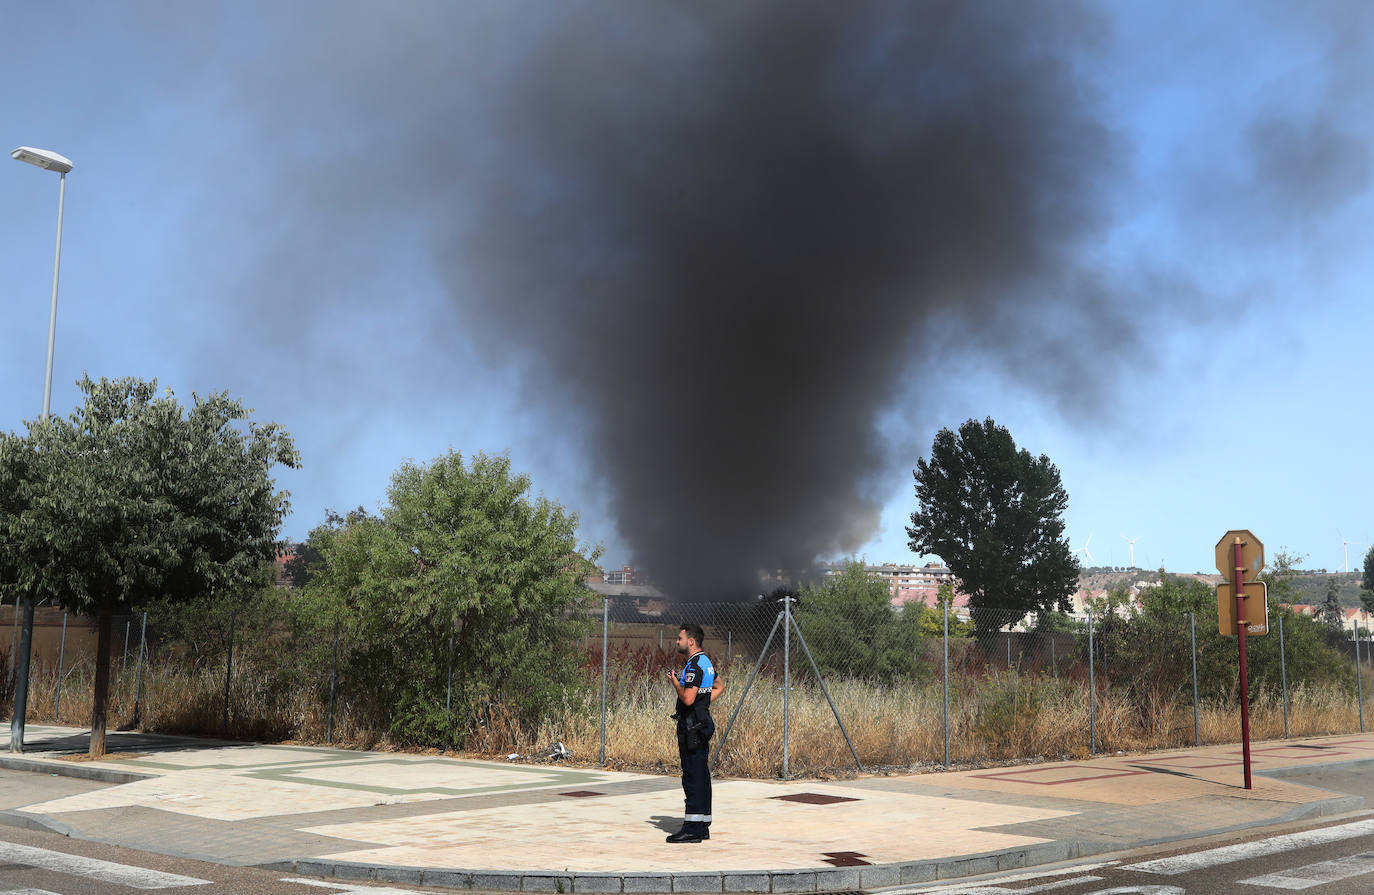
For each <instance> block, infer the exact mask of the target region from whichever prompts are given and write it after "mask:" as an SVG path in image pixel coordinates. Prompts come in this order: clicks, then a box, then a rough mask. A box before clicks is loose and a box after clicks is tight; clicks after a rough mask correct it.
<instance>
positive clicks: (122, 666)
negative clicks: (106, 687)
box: [119, 619, 134, 681]
mask: <svg viewBox="0 0 1374 895" xmlns="http://www.w3.org/2000/svg"><path fill="white" fill-rule="evenodd" d="M133 624H134V620H133V619H129V620H128V621H126V622H125V623H124V652H123V653H121V654H120V656H119V679H120V681H123V680H124V672H126V671H128V670H129V629H130V628H132V627H133Z"/></svg>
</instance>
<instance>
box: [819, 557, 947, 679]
mask: <svg viewBox="0 0 1374 895" xmlns="http://www.w3.org/2000/svg"><path fill="white" fill-rule="evenodd" d="M924 614H925V606H923V605H922V604H920V603H908V604H907V605H906V606H905V607H903V608H902V609H901V610H900V611H899V610H897V609H896V608H894V607H893V605H892V595H891V592H890V591H889V590H888V586H887V583H886V582H884V581H881V580H879V579H877V578H874V577H873V576H872V575H870V574H868V569H867V568H866V567H865V565H864V562H863V560H861V559H851V560H848V561H846V562H845V563H843V564H842V565H841V566H840V568H839V570H838V571H837V572H836V574H834V575H828V576H826V577H825V578H822V579H820V580H819V581H817V582H816V583H814V584H811V585H809V586H807V587H806V588H804V589H803V590H802V592H801V594H800V595H799V599H798V602H797V609H796V618H797V624H798V625H799V626H800V627H801V630H802V633H803V636H805V638H806V642H807V646H808V647H810V649H811V653H812V658H814V659H815V660H816V665H817V666H818V667H819V668H820V671H821V674H822V675H826V676H827V677H829V676H835V677H847V678H865V679H868V680H878V681H890V680H893V679H894V678H897V677H902V676H912V675H914V674H915V672H916V671H917V661H918V657H917V655H916V654H917V651H918V649H919V647H920V643H919V641H920V638H921V620H922V616H923V615H924Z"/></svg>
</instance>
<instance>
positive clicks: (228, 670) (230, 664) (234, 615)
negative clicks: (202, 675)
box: [224, 608, 238, 733]
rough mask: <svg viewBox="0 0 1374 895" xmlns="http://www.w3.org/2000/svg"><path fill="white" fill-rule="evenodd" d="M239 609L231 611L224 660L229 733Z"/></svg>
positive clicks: (225, 729)
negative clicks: (226, 653)
mask: <svg viewBox="0 0 1374 895" xmlns="http://www.w3.org/2000/svg"><path fill="white" fill-rule="evenodd" d="M237 621H238V609H237V608H234V609H230V610H229V655H228V656H227V657H226V658H225V660H224V732H225V733H228V732H229V682H230V681H231V680H232V679H233V677H234V624H235V622H237Z"/></svg>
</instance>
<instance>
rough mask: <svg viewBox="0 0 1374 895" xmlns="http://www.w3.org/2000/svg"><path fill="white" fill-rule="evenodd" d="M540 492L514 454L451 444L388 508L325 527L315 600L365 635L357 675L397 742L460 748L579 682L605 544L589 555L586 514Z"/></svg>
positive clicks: (404, 481) (396, 483)
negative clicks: (580, 651)
mask: <svg viewBox="0 0 1374 895" xmlns="http://www.w3.org/2000/svg"><path fill="white" fill-rule="evenodd" d="M529 491H530V480H529V477H528V476H524V475H513V474H512V473H511V468H510V460H509V459H507V458H503V457H491V456H487V455H485V454H480V453H479V454H477V455H476V456H475V457H473V459H472V461H471V463H470V464H469V463H465V462H464V460H463V457H462V455H461V454H458V453H457V452H454V451H449V452H448V453H446V454H444V455H443V456H440V457H438V458H437V459H435V460H433V461H432V462H430V463H428V464H416V463H405V464H403V465H402V466H401V467H400V468H399V469H398V470H397V471H396V472H395V474H393V476H392V479H391V485H390V487H389V488H388V491H387V499H388V503H387V505H386V506H385V507H383V508H382V511H381V515H380V516H373V515H369V514H366V513H362V512H355V513H350V514H349V516H348V517H347V518H342V519H341V518H339V517H337V516H333V517H332V518H331V519H330V520H329V521H328V522H327V523H326V524H325V525H324V526H320V527H318V528H316V529H315V530H314V531H312V532H311V535H310V541H311V543H312V544H314V545H316V546H317V547H318V548H319V551H320V557H321V558H320V560H319V561H318V562H317V563H315V564H313V565H311V567H310V569H309V572H310V576H311V577H310V584H309V587H308V588H307V593H306V598H307V599H308V600H311V601H312V602H313V605H314V606H315V607H316V609H317V611H318V613H319V614H320V615H321V616H323V617H326V618H330V619H332V620H334V621H337V622H338V623H339V624H340V626H341V628H342V631H343V635H344V636H345V638H347V639H349V640H350V641H351V642H352V643H354V644H355V647H354V649H353V650H351V651H350V653H349V655H348V657H347V664H348V666H349V667H348V668H346V669H344V674H345V676H346V677H347V678H350V679H352V680H354V681H356V682H358V686H359V687H362V688H365V689H366V690H367V692H366V693H365V694H364V695H365V697H366V698H368V699H370V700H372V703H373V705H374V706H376V707H377V710H378V711H380V712H382V713H383V714H384V716H385V719H386V721H387V723H388V724H389V726H390V729H391V734H392V736H393V737H395V738H396V739H397V740H399V741H401V742H410V743H416V744H422V745H430V746H449V745H454V744H455V740H456V739H460V738H463V737H465V736H471V735H473V734H476V733H478V732H480V731H481V730H482V729H485V728H489V727H490V725H492V724H493V723H504V722H505V721H507V720H509V719H511V718H514V719H515V720H519V721H529V720H532V719H537V718H538V717H539V716H540V714H541V713H542V712H543V711H544V710H546V709H547V708H548V707H549V706H550V705H551V704H552V702H553V701H554V700H556V699H557V698H558V696H559V695H560V694H561V693H562V692H564V688H565V687H566V686H567V685H570V684H572V683H574V681H575V680H576V675H577V641H578V639H579V638H581V637H582V636H583V635H584V634H585V633H587V632H588V631H589V630H590V627H591V617H590V616H589V615H588V609H589V606H590V602H589V601H590V597H591V591H590V590H588V589H587V586H586V579H587V575H588V574H589V572H590V571H591V570H592V569H593V568H594V563H595V561H596V559H597V558H599V556H600V549H599V548H597V549H593V550H591V551H590V555H589V556H588V555H584V554H585V551H584V549H583V548H582V547H581V545H579V544H578V541H577V521H578V520H577V516H576V515H575V514H571V513H568V512H567V511H565V510H564V509H563V507H562V506H561V505H559V504H557V503H554V502H552V501H550V500H547V499H545V498H542V497H541V498H539V499H537V500H536V499H533V498H531V497H530V496H529ZM450 667H451V669H452V673H451V676H450V672H449V669H450ZM450 679H451V680H452V684H453V691H452V700H451V703H450V700H449V699H448V696H449V692H448V681H449V680H450ZM450 705H451V706H452V708H450Z"/></svg>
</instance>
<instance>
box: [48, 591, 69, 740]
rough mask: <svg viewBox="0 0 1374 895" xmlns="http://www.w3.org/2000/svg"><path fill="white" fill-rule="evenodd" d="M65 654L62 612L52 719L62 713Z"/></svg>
mask: <svg viewBox="0 0 1374 895" xmlns="http://www.w3.org/2000/svg"><path fill="white" fill-rule="evenodd" d="M66 656H67V613H65V612H64V613H62V643H61V644H60V645H59V646H58V647H57V696H56V697H55V698H54V699H53V704H52V720H53V723H54V724H56V723H57V719H58V718H59V717H61V715H62V662H63V660H64V659H65V658H66Z"/></svg>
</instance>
